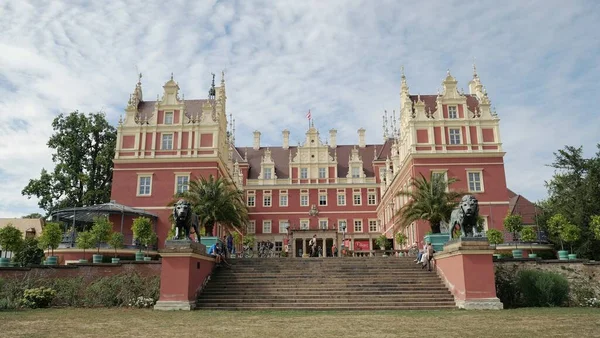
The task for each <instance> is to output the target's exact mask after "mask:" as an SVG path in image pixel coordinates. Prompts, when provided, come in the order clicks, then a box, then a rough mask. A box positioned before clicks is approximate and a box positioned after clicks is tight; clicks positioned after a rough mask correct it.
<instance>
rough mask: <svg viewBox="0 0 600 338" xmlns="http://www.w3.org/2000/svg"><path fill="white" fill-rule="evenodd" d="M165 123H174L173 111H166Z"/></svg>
mask: <svg viewBox="0 0 600 338" xmlns="http://www.w3.org/2000/svg"><path fill="white" fill-rule="evenodd" d="M165 124H173V112H172V111H170V112H166V113H165Z"/></svg>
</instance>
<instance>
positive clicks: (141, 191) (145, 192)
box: [138, 176, 152, 196]
mask: <svg viewBox="0 0 600 338" xmlns="http://www.w3.org/2000/svg"><path fill="white" fill-rule="evenodd" d="M138 183H139V188H138V195H140V196H149V195H150V193H151V191H152V189H151V188H152V177H151V176H140V177H139V182H138Z"/></svg>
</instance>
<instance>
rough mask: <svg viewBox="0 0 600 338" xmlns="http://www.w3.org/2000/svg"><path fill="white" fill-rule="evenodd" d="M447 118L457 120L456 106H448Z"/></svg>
mask: <svg viewBox="0 0 600 338" xmlns="http://www.w3.org/2000/svg"><path fill="white" fill-rule="evenodd" d="M448 117H449V118H451V119H457V118H458V113H457V111H456V106H449V107H448Z"/></svg>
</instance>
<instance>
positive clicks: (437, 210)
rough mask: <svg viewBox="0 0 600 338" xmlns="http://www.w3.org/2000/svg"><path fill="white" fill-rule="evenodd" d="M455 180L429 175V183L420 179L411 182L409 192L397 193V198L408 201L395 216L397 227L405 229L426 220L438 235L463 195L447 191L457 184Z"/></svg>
mask: <svg viewBox="0 0 600 338" xmlns="http://www.w3.org/2000/svg"><path fill="white" fill-rule="evenodd" d="M457 181H458V179H456V178H449V179H448V181H446V179H445V177H444V176H443V175H434V174H431V177H430V179H429V181H428V180H427V179H426V178H425V176H423V174H421V177H418V178H417V179H413V180H412V181H411V188H412V189H411V190H409V191H399V192H398V193H397V196H406V197H408V198H409V199H410V201H409V202H408V203H407V204H405V205H404V206H403V207H402V208H400V210H398V212H397V213H396V215H398V216H399V222H398V224H397V225H399V226H400V227H401V228H406V227H407V226H409V225H410V224H411V223H412V222H414V221H417V220H426V221H428V222H429V224H430V225H431V232H432V233H434V234H436V233H440V227H441V223H442V221H448V220H449V219H450V215H451V214H452V210H454V208H455V207H456V206H457V205H458V203H459V201H460V198H461V197H463V196H464V195H465V193H462V192H457V191H451V190H448V186H449V185H452V184H453V183H454V182H457Z"/></svg>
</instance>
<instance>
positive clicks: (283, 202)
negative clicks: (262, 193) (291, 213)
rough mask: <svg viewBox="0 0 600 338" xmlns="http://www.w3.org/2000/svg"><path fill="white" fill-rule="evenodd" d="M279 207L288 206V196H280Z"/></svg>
mask: <svg viewBox="0 0 600 338" xmlns="http://www.w3.org/2000/svg"><path fill="white" fill-rule="evenodd" d="M279 206H280V207H287V206H288V196H287V195H279Z"/></svg>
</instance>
